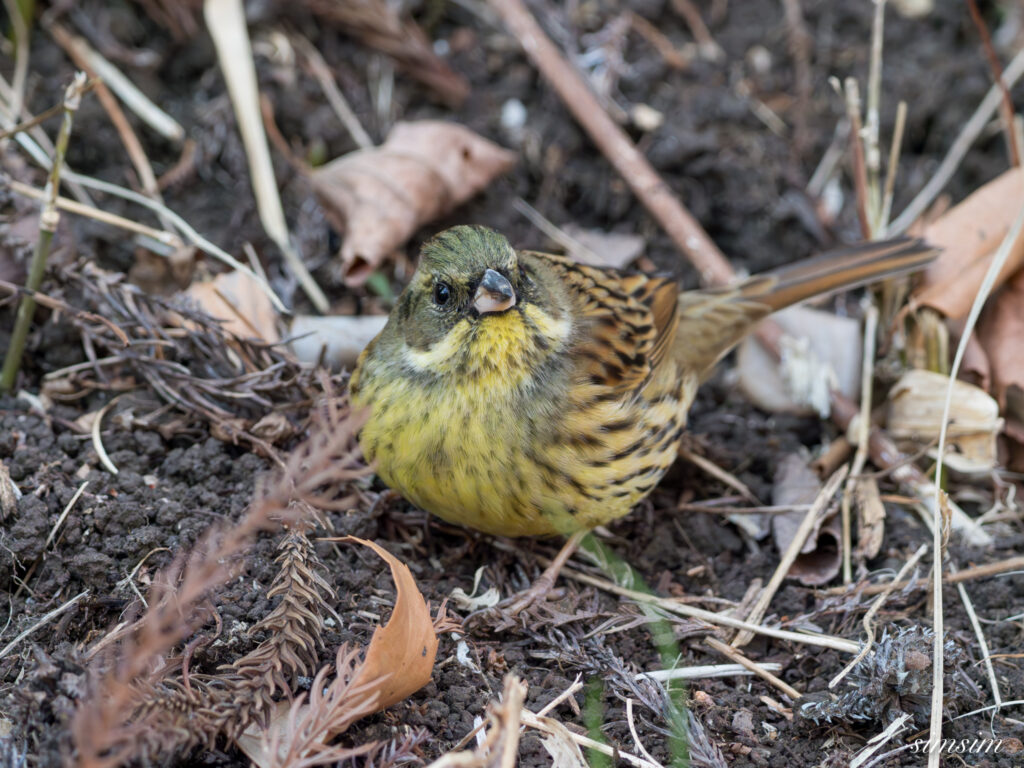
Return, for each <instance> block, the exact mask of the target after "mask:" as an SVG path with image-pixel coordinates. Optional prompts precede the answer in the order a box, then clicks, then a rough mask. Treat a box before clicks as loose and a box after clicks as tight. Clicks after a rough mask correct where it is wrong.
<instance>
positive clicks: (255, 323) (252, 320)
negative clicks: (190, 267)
mask: <svg viewBox="0 0 1024 768" xmlns="http://www.w3.org/2000/svg"><path fill="white" fill-rule="evenodd" d="M185 295H186V296H188V297H189V298H191V299H192V300H193V301H194V302H195V303H196V304H197V305H198V306H199V308H200V309H202V310H203V311H204V312H206V313H207V314H208V315H210V316H212V317H215V318H217V319H218V320H220V321H221V322H222V324H223V327H224V330H226V331H227V332H229V333H233V334H234V335H235V336H237V337H239V338H240V339H253V338H256V339H260V340H262V341H265V342H267V343H269V344H276V343H277V342H279V341H280V340H281V336H280V334H278V332H277V321H278V315H277V310H275V309H274V305H273V304H272V303H271V302H270V299H269V298H268V297H267V294H266V293H265V292H264V291H263V289H262V288H261V287H260V284H259V283H258V282H257V281H256V279H255V278H253V277H252V276H251V275H248V274H246V273H245V272H238V271H235V272H222V273H221V274H219V275H217V277H215V278H214V279H213V280H207V281H206V282H202V283H193V284H192V285H191V286H189V289H188V290H187V291H185Z"/></svg>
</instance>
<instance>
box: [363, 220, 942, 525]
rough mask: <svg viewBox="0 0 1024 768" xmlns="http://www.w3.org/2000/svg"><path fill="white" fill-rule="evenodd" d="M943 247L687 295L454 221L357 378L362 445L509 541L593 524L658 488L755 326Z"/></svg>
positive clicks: (846, 253)
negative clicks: (697, 406)
mask: <svg viewBox="0 0 1024 768" xmlns="http://www.w3.org/2000/svg"><path fill="white" fill-rule="evenodd" d="M935 253H936V252H935V250H934V249H933V248H931V247H929V246H927V245H925V244H924V243H922V242H921V241H919V240H914V239H910V238H899V239H895V240H889V241H885V242H877V243H868V244H863V245H858V246H853V247H850V248H845V249H842V250H839V251H835V252H833V253H830V254H827V255H824V256H820V257H817V258H815V259H811V260H807V261H804V262H801V263H798V264H795V265H790V266H786V267H783V268H781V269H779V270H776V271H773V272H769V273H766V274H763V275H759V276H755V277H752V278H750V279H748V280H746V281H744V282H742V283H740V284H738V285H737V286H735V287H732V288H727V289H710V290H696V291H686V292H682V293H680V292H679V288H678V286H677V285H676V283H675V282H673V281H671V280H668V279H664V278H659V277H648V276H645V275H639V274H634V275H627V274H623V273H621V272H618V271H615V270H610V269H598V268H595V267H589V266H583V265H581V264H576V263H574V262H572V261H570V260H568V259H565V258H561V257H558V256H552V255H549V254H545V253H537V252H532V251H516V250H514V249H513V248H512V246H511V245H510V244H509V242H508V240H507V239H506V238H505V237H503V236H502V235H501V234H499V233H497V232H495V231H493V230H491V229H487V228H485V227H470V226H459V227H453V228H451V229H449V230H447V231H444V232H442V233H440V234H439V235H437V236H436V237H434V238H433V239H432V240H430V241H429V242H428V243H426V244H425V245H424V246H423V250H422V255H421V258H420V263H419V268H418V269H417V270H416V273H415V274H414V275H413V278H412V280H411V282H410V284H409V286H408V287H407V288H406V290H405V291H404V292H403V293H402V295H401V296H400V298H399V299H398V303H397V304H396V306H395V308H394V310H393V311H392V313H391V316H390V317H389V318H388V322H387V325H386V326H385V327H384V329H383V330H382V331H381V333H380V334H379V335H378V336H377V338H375V339H374V340H373V341H372V342H371V343H370V344H369V346H367V348H366V350H365V351H364V352H363V353H362V355H361V356H360V358H359V362H358V363H357V365H356V369H355V372H354V373H353V374H352V380H351V397H352V404H353V405H354V406H356V407H365V408H366V409H367V410H368V411H369V414H368V420H367V421H366V423H365V425H364V426H363V429H362V432H361V434H360V443H361V445H362V448H363V453H364V454H365V456H366V458H367V459H368V460H372V461H376V463H377V472H378V474H379V475H380V477H381V478H382V479H383V480H384V482H386V483H387V484H388V485H389V486H390V487H391V488H393V489H395V490H396V491H398V492H400V493H401V494H402V495H403V496H404V497H405V498H407V499H408V500H409V501H411V502H412V503H414V504H416V505H417V506H418V507H420V508H422V509H424V510H427V511H428V512H432V513H433V514H436V515H438V516H439V517H441V518H443V519H445V520H447V521H449V522H452V523H459V524H462V525H466V526H469V527H471V528H476V529H477V530H480V531H485V532H487V533H493V534H501V535H505V536H528V535H546V534H556V533H562V534H567V535H569V534H576V533H578V532H581V531H587V530H589V529H591V528H593V527H595V526H597V525H600V524H602V523H605V522H608V521H609V520H612V519H615V518H617V517H621V516H622V515H625V514H626V513H628V512H629V510H630V509H631V508H632V507H633V506H634V505H636V504H637V502H639V501H640V500H641V499H643V498H644V497H645V496H646V495H647V494H648V493H650V492H651V490H652V489H653V488H654V487H655V485H657V483H658V481H659V480H660V479H661V477H662V475H663V474H664V473H665V471H666V470H667V469H668V468H669V466H670V465H671V464H672V462H673V461H674V460H675V458H676V451H677V447H678V443H679V439H680V436H681V435H682V433H683V430H684V428H685V426H686V415H687V411H688V410H689V407H690V404H691V403H692V402H693V399H694V396H695V394H696V391H697V387H698V385H699V384H700V382H701V380H702V379H703V378H704V377H705V376H706V375H707V374H708V372H709V371H710V369H711V367H712V366H713V365H714V364H715V363H716V362H717V361H718V360H719V359H720V358H721V357H722V356H723V355H724V354H725V353H726V352H728V351H729V350H730V349H731V348H732V347H733V345H735V344H736V342H738V341H739V340H740V339H741V338H742V337H743V336H744V335H745V334H746V333H747V332H748V331H750V329H751V328H752V327H753V325H754V324H755V323H756V322H757V321H758V320H761V319H762V318H764V317H765V316H766V315H768V314H770V313H771V312H774V311H776V310H779V309H782V308H783V307H787V306H789V305H790V304H793V303H796V302H799V301H802V300H804V299H807V298H810V297H812V296H815V295H818V294H821V293H827V292H831V291H836V290H839V289H843V288H852V287H856V286H859V285H863V284H865V283H869V282H873V281H877V280H880V279H882V278H885V277H889V276H893V275H896V274H901V273H904V272H908V271H912V270H915V269H920V268H921V267H922V266H924V265H925V264H927V263H928V262H929V261H930V260H931V259H932V258H934V256H935Z"/></svg>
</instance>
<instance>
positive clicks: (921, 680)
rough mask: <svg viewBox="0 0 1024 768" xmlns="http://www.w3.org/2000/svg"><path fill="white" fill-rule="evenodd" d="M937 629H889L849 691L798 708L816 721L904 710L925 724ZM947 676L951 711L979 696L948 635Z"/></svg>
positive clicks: (882, 718)
mask: <svg viewBox="0 0 1024 768" xmlns="http://www.w3.org/2000/svg"><path fill="white" fill-rule="evenodd" d="M934 637H935V635H934V633H933V632H932V631H931V630H930V629H928V628H927V627H920V626H913V627H902V628H900V629H897V630H896V631H895V632H889V631H888V630H886V632H885V633H883V635H882V637H881V639H880V640H879V641H878V643H877V644H876V645H875V647H874V651H873V653H871V654H869V655H868V656H867V657H866V658H865V659H864V660H863V661H861V662H860V663H859V664H858V665H857V666H856V667H854V668H853V670H852V671H851V672H850V674H849V676H848V677H847V678H846V681H845V687H846V689H847V690H846V691H844V692H843V693H841V694H838V695H835V694H832V693H831V692H829V691H824V692H822V693H819V694H812V695H808V696H804V697H802V698H801V699H800V701H798V702H797V704H796V706H795V707H794V709H795V710H796V713H797V714H798V715H799V716H800V717H802V718H805V719H807V720H810V721H812V722H813V723H814V724H815V725H818V724H820V723H823V722H825V723H834V722H847V723H857V722H868V721H871V722H876V723H881V724H883V725H887V724H888V723H891V722H892V721H893V720H896V719H897V718H898V717H900V716H901V715H904V714H907V715H911V716H912V717H913V718H914V721H915V722H916V723H917V724H918V725H925V724H927V722H928V717H929V714H930V712H931V706H930V704H931V693H932V665H931V650H932V641H933V639H934ZM942 655H943V668H944V670H946V672H945V681H944V683H943V691H944V692H945V697H944V702H945V707H946V714H947V715H955V714H956V713H958V712H961V711H963V710H966V709H968V708H970V707H971V705H972V704H974V703H976V702H977V701H978V700H979V699H980V698H981V692H980V691H979V690H978V688H977V686H975V685H974V683H973V682H971V680H970V678H969V677H967V676H966V675H965V674H964V666H965V665H966V664H967V655H966V654H965V653H964V651H963V648H961V646H960V645H959V644H958V643H957V642H956V640H954V639H952V638H950V639H948V640H946V642H945V643H944V645H943V652H942Z"/></svg>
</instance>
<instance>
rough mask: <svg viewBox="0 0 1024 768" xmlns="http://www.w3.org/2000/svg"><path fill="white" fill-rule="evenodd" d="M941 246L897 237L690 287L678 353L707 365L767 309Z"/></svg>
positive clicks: (911, 262)
mask: <svg viewBox="0 0 1024 768" xmlns="http://www.w3.org/2000/svg"><path fill="white" fill-rule="evenodd" d="M938 252H939V251H938V249H936V248H934V247H932V246H930V245H928V244H927V243H925V242H924V241H923V240H920V239H918V238H912V237H897V238H893V239H891V240H880V241H876V242H871V243H860V244H857V245H852V246H847V247H843V248H838V249H836V250H833V251H829V252H827V253H824V254H822V255H820V256H815V257H814V258H811V259H806V260H804V261H800V262H797V263H794V264H787V265H785V266H783V267H779V268H778V269H774V270H772V271H770V272H764V273H762V274H759V275H754V276H753V277H750V278H748V279H747V280H744V281H743V282H741V283H739V284H738V285H735V286H729V287H725V288H712V289H707V290H701V291H687V292H686V293H683V294H680V296H679V317H680V321H679V329H678V332H677V336H676V349H675V352H676V356H677V358H678V359H680V360H681V361H682V362H684V363H686V364H688V365H689V366H692V368H691V370H694V369H695V370H698V371H707V370H708V369H710V367H711V366H712V365H714V364H715V362H717V361H718V360H719V358H721V357H722V356H723V355H725V353H726V352H728V351H729V350H730V349H732V347H733V346H734V345H735V344H736V343H737V342H739V341H740V339H742V338H743V337H744V336H746V335H747V333H748V332H749V331H750V329H751V328H753V326H754V325H755V324H756V323H757V322H758V321H759V320H761V319H762V318H764V317H765V316H766V315H769V314H771V313H772V312H777V311H778V310H780V309H785V308H786V307H788V306H791V305H793V304H797V303H799V302H801V301H805V300H807V299H810V298H812V297H814V296H822V295H825V294H829V293H835V292H836V291H842V290H850V289H853V288H859V287H860V286H863V285H868V284H869V283H875V282H878V281H880V280H884V279H886V278H890V277H896V276H897V275H903V274H907V273H910V272H914V271H917V270H919V269H922V268H923V267H925V266H926V265H927V264H928V263H929V262H931V261H932V259H934V258H935V256H936V255H937V254H938Z"/></svg>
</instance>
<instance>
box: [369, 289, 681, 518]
mask: <svg viewBox="0 0 1024 768" xmlns="http://www.w3.org/2000/svg"><path fill="white" fill-rule="evenodd" d="M560 322H563V323H564V327H559V323H560ZM541 328H543V331H544V333H543V334H539V333H538V330H539V329H541ZM570 332H571V328H570V327H569V325H568V323H567V322H564V321H558V320H555V319H552V318H550V317H548V316H547V315H544V314H543V313H541V312H539V311H538V310H536V309H535V308H533V307H527V308H524V310H523V311H511V312H507V313H505V314H503V315H500V316H496V317H493V318H491V317H488V318H487V319H486V322H479V323H476V324H475V325H472V326H471V325H470V324H469V323H468V322H467V323H462V324H460V325H457V326H455V328H454V329H453V330H452V331H451V332H449V334H448V335H447V336H446V337H445V338H444V339H443V340H442V341H440V342H438V343H437V344H435V345H433V346H432V347H431V348H430V349H428V350H414V349H410V348H406V349H405V350H404V353H403V363H402V370H403V371H404V372H405V373H404V375H398V374H397V372H396V370H395V368H394V367H392V368H391V369H389V370H388V371H387V372H385V371H384V370H378V369H376V368H375V366H373V365H370V364H367V363H366V361H364V362H363V363H361V365H360V371H359V380H358V387H356V391H355V392H354V394H353V404H354V405H356V406H357V407H367V408H369V411H370V413H369V417H368V420H367V422H366V424H365V426H364V427H363V430H362V432H361V434H360V443H361V445H362V447H363V451H364V453H365V454H366V457H367V459H368V460H372V461H375V462H376V467H377V472H378V474H379V475H380V476H381V478H382V479H383V480H384V482H386V483H387V484H388V485H389V486H390V487H392V488H394V489H395V490H397V491H399V492H400V493H401V494H402V495H403V496H405V497H406V498H407V499H409V500H410V501H411V502H413V503H414V504H416V505H417V506H419V507H421V508H422V509H425V510H427V511H429V512H432V513H434V514H436V515H438V516H439V517H441V518H443V519H445V520H447V521H449V522H452V523H458V524H461V525H466V526H469V527H471V528H475V529H477V530H481V531H485V532H488V533H494V534H501V535H507V536H521V535H546V534H554V533H568V532H571V531H572V530H575V529H577V528H580V527H585V528H592V527H594V526H595V525H599V524H601V523H604V522H606V521H608V520H610V519H613V518H616V517H620V516H622V515H624V514H626V513H627V512H628V511H629V510H630V509H631V508H632V507H633V506H634V505H635V504H636V503H637V502H638V501H640V499H642V498H643V497H644V496H646V495H647V493H649V492H650V490H651V489H652V488H653V487H654V485H655V484H656V483H657V481H658V480H659V479H660V477H661V475H662V474H663V473H664V471H665V470H666V469H667V467H668V466H669V465H670V464H671V463H672V461H673V460H674V459H675V455H676V448H677V444H678V438H679V434H680V433H681V431H682V427H683V425H684V424H685V413H686V409H687V408H688V407H689V404H690V401H691V400H692V397H693V391H694V390H695V389H696V381H695V380H694V381H690V380H689V379H688V378H687V377H679V376H677V375H676V372H675V370H674V366H672V371H666V372H664V374H663V375H661V376H659V377H658V378H657V380H655V381H652V382H651V384H650V385H648V386H647V387H645V389H644V391H643V392H641V393H632V394H630V395H629V396H626V397H624V398H621V399H613V400H609V399H607V398H602V397H600V396H599V395H600V394H601V392H600V390H601V388H600V387H597V386H595V385H592V384H589V383H587V382H584V381H578V380H576V379H574V378H573V373H572V371H573V366H572V361H571V360H568V359H567V357H566V349H567V347H568V344H569V341H570V339H569V335H570ZM539 339H544V341H543V342H541V341H539ZM552 339H556V340H557V339H561V340H562V343H561V344H558V343H551V340H552ZM439 371H440V372H443V373H446V374H450V375H438V372H439Z"/></svg>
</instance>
